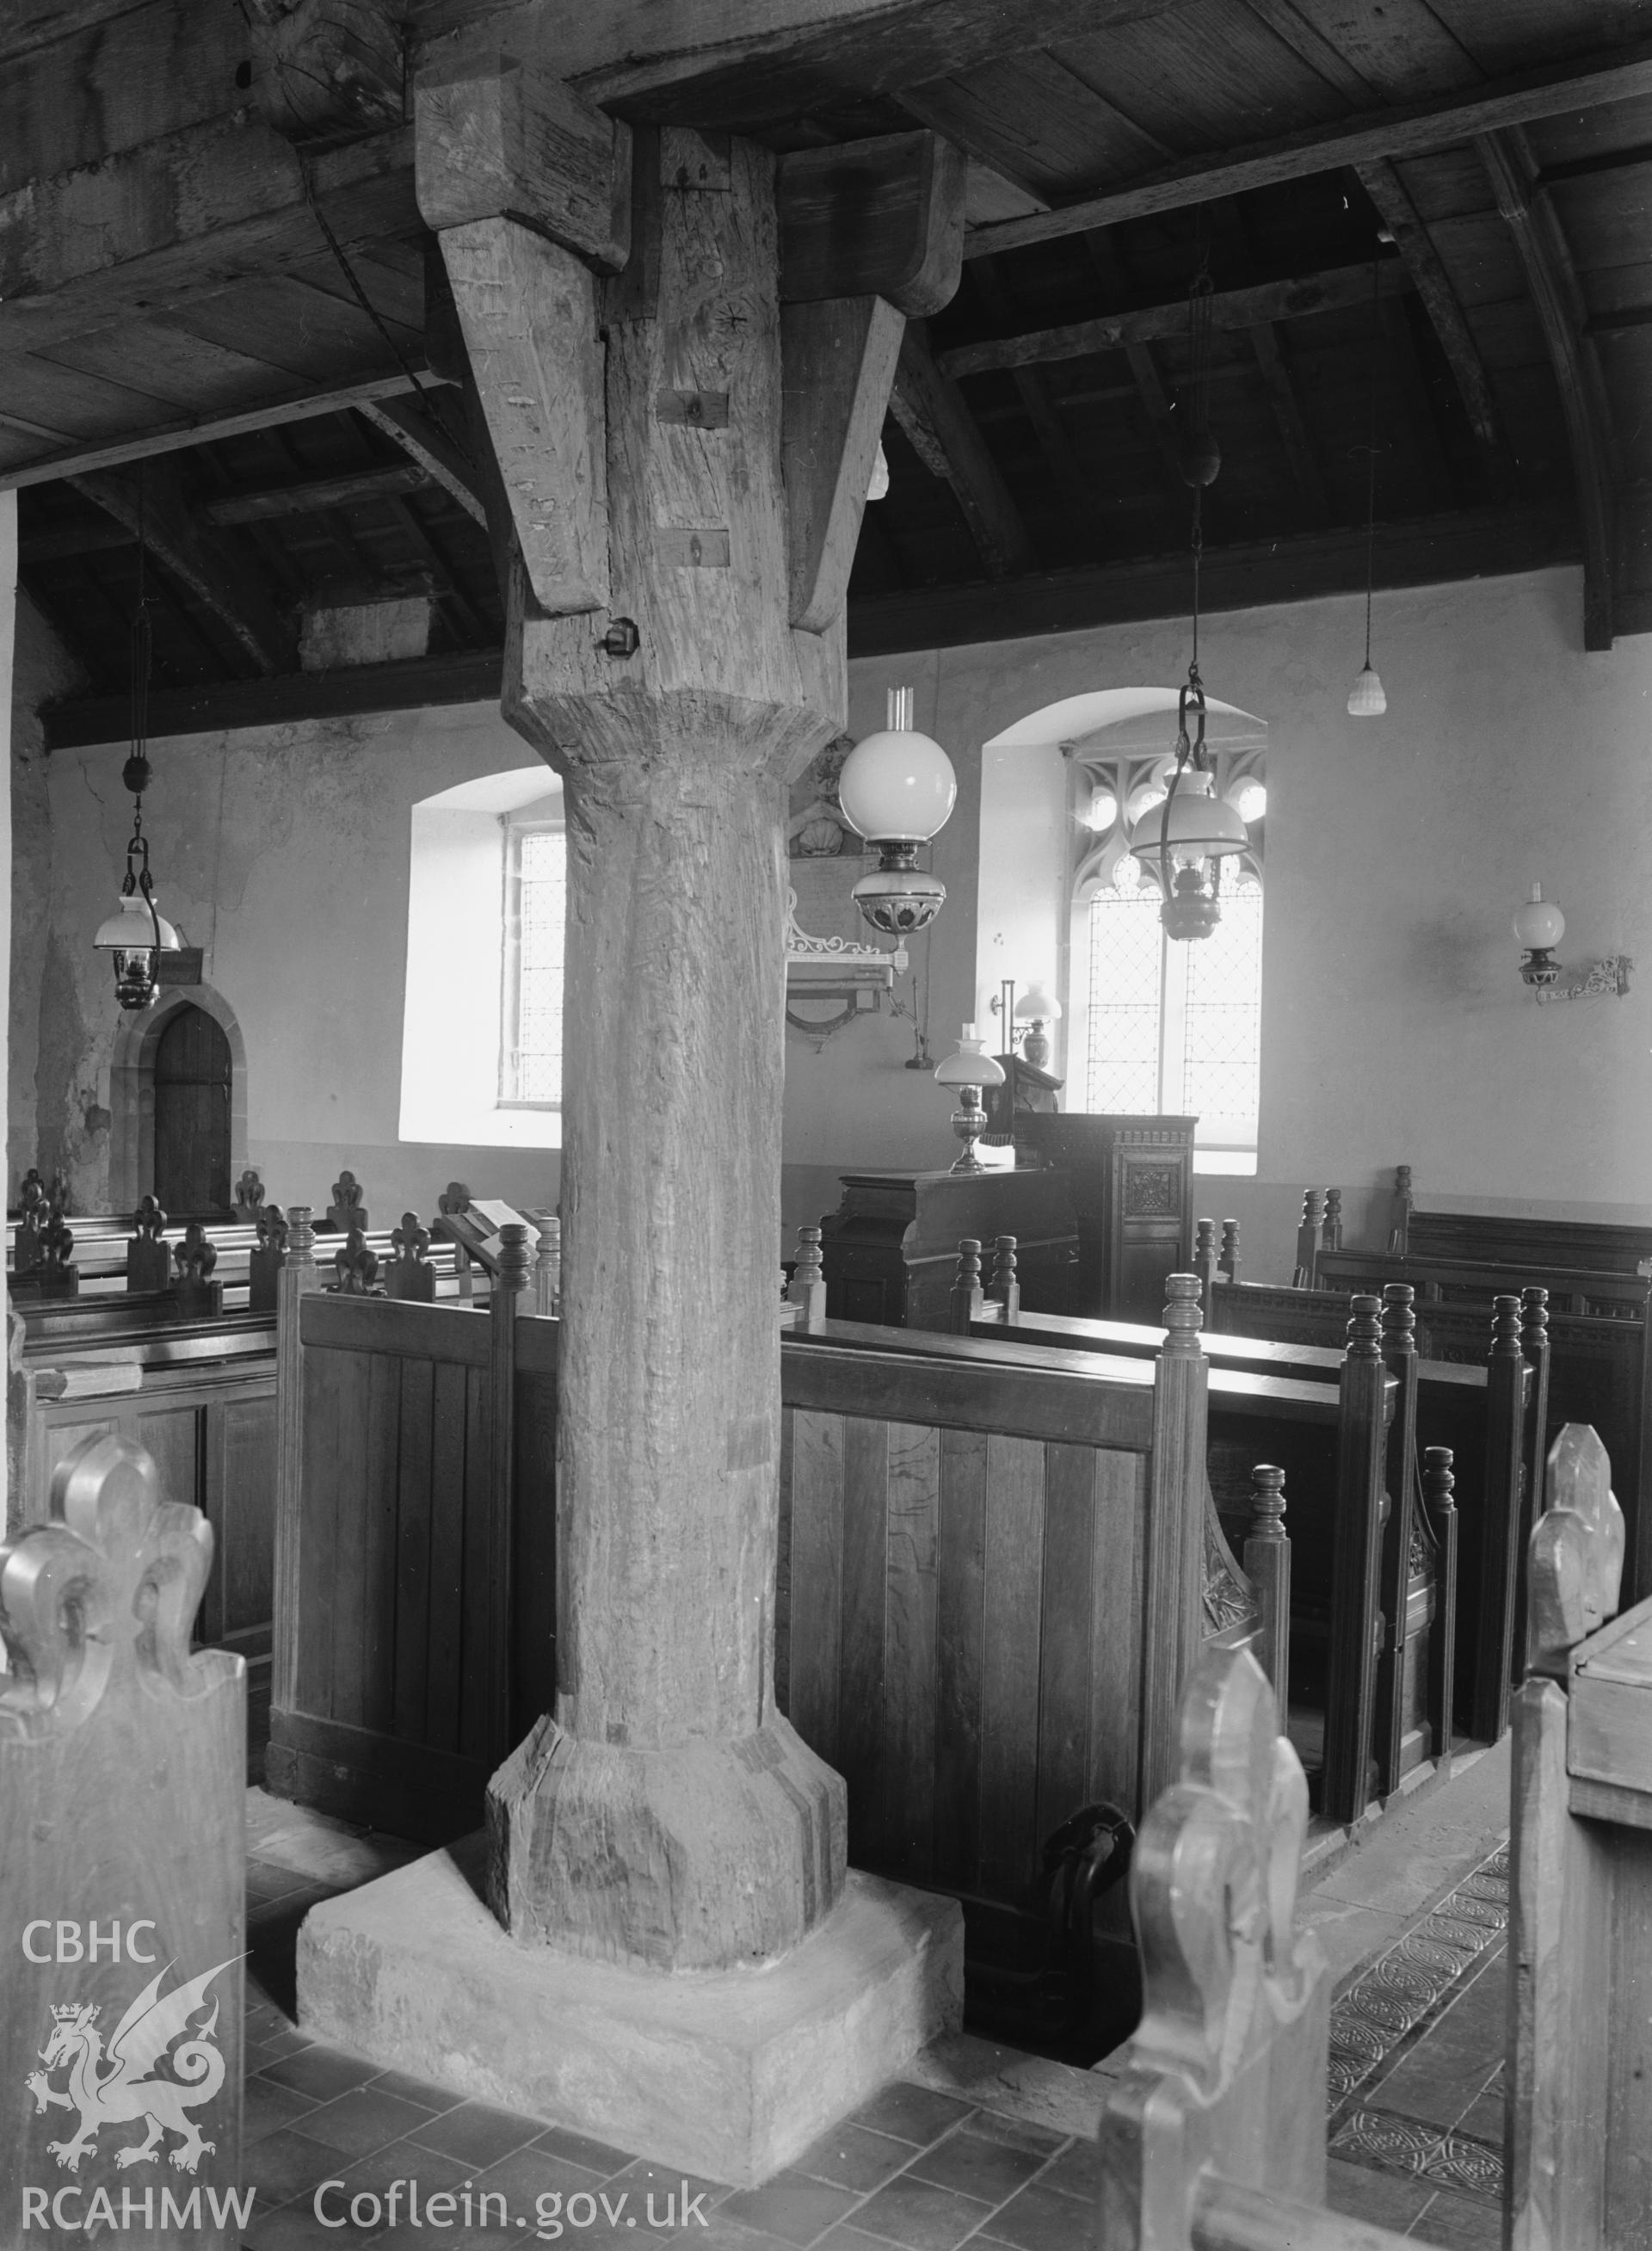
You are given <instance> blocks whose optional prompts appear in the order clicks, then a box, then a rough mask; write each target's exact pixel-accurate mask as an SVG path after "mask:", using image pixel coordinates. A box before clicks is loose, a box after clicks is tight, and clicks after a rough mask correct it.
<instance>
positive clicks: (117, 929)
mask: <svg viewBox="0 0 1652 2251" xmlns="http://www.w3.org/2000/svg"><path fill="white" fill-rule="evenodd" d="M146 559H147V550H146V548H145V544H144V539H143V517H142V490H141V488H140V495H139V515H138V604H137V608H136V610H135V613H133V619H132V750H131V753H130V755H129V757H128V759H127V762H126V764H125V765H124V766H122V768H121V782H122V784H123V785H124V786H125V787H126V788H128V789H129V790H130V791H131V793H132V835H131V837H130V840H129V841H128V844H127V848H126V876H125V878H124V880H123V881H122V883H121V904H120V906H119V907H118V908H117V910H116V911H115V912H114V914H112V915H111V916H110V917H109V918H108V919H107V922H104V923H102V924H100V926H99V929H98V934H97V936H96V937H95V938H93V941H92V943H93V946H94V947H96V948H97V949H98V951H99V952H107V953H112V954H113V955H114V996H115V998H116V1000H117V1001H119V1002H120V1004H121V1007H122V1008H133V1009H136V1008H148V1007H149V1003H150V1002H151V1001H153V1000H154V998H155V995H156V986H157V981H158V979H159V975H160V968H161V956H162V953H168V952H176V950H177V947H178V945H179V943H180V940H179V938H178V934H177V932H176V930H174V929H173V927H172V925H171V924H170V923H169V922H168V921H167V920H166V919H165V918H164V917H163V916H162V913H161V911H160V909H159V908H158V906H157V905H156V898H155V884H154V881H153V879H152V878H151V876H150V874H149V839H148V838H147V837H146V836H145V835H144V834H143V793H144V791H145V790H146V789H147V788H148V787H149V779H150V772H151V769H150V766H149V597H148V593H147V591H146V586H145V568H144V566H145V562H146Z"/></svg>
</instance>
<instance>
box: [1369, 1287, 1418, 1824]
mask: <svg viewBox="0 0 1652 2251" xmlns="http://www.w3.org/2000/svg"><path fill="white" fill-rule="evenodd" d="M1415 1299H1416V1292H1415V1291H1414V1289H1413V1288H1412V1286H1411V1285H1410V1283H1409V1282H1390V1283H1389V1284H1388V1285H1386V1288H1385V1289H1384V1291H1383V1293H1382V1356H1383V1360H1384V1362H1385V1363H1386V1367H1387V1369H1388V1373H1389V1374H1390V1375H1392V1376H1393V1377H1395V1378H1396V1380H1397V1382H1398V1384H1399V1389H1398V1391H1397V1392H1396V1394H1395V1396H1394V1409H1393V1419H1392V1420H1391V1421H1390V1423H1389V1425H1388V1445H1387V1461H1386V1471H1385V1478H1386V1490H1387V1500H1388V1506H1387V1510H1386V1515H1385V1517H1384V1520H1383V1529H1382V1574H1381V1582H1380V1594H1379V1599H1380V1602H1381V1605H1382V1649H1381V1654H1380V1655H1379V1658H1378V1660H1377V1709H1376V1718H1375V1721H1374V1723H1373V1725H1374V1732H1373V1736H1372V1748H1373V1750H1374V1752H1375V1756H1376V1761H1377V1795H1378V1796H1379V1797H1386V1796H1387V1795H1388V1793H1389V1791H1390V1790H1396V1789H1398V1788H1399V1786H1400V1757H1401V1747H1402V1743H1403V1739H1404V1735H1405V1728H1406V1698H1405V1680H1406V1649H1407V1642H1408V1640H1409V1638H1410V1603H1409V1601H1408V1599H1407V1596H1408V1594H1409V1590H1410V1584H1411V1527H1412V1512H1411V1488H1412V1479H1413V1475H1414V1472H1413V1468H1412V1465H1413V1462H1414V1459H1415V1456H1416V1444H1417V1315H1416V1309H1415Z"/></svg>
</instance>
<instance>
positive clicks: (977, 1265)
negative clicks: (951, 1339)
mask: <svg viewBox="0 0 1652 2251" xmlns="http://www.w3.org/2000/svg"><path fill="white" fill-rule="evenodd" d="M983 1294H984V1293H983V1292H982V1289H981V1246H980V1244H979V1243H978V1242H977V1241H976V1239H975V1237H974V1236H972V1235H966V1236H964V1240H963V1241H962V1242H961V1243H959V1244H958V1271H957V1281H956V1282H954V1283H953V1285H952V1326H953V1329H954V1330H955V1331H956V1333H957V1334H958V1335H959V1336H968V1334H969V1333H970V1323H971V1321H978V1320H979V1319H980V1318H981V1300H982V1297H983Z"/></svg>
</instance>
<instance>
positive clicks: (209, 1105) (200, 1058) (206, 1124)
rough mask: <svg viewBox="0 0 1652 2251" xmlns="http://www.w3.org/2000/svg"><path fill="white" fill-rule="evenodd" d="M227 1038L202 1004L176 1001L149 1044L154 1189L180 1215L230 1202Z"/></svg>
mask: <svg viewBox="0 0 1652 2251" xmlns="http://www.w3.org/2000/svg"><path fill="white" fill-rule="evenodd" d="M233 1079H234V1072H233V1069H232V1063H231V1059H230V1043H229V1042H228V1040H226V1039H225V1036H224V1033H223V1030H222V1029H221V1027H220V1026H218V1024H215V1023H214V1022H213V1021H212V1019H211V1016H209V1015H207V1014H206V1012H205V1010H204V1008H194V1007H192V1006H191V1007H188V1008H180V1009H179V1010H178V1011H177V1013H176V1015H174V1016H172V1017H170V1018H169V1020H168V1022H167V1023H166V1024H165V1025H164V1026H163V1027H162V1032H161V1036H160V1039H159V1040H158V1041H157V1042H156V1049H155V1193H156V1200H157V1201H158V1202H159V1203H160V1204H161V1206H162V1209H164V1210H166V1211H169V1212H176V1214H177V1215H178V1216H180V1217H181V1218H183V1217H188V1216H204V1215H205V1214H207V1213H209V1212H212V1213H218V1212H223V1211H226V1210H227V1209H229V1205H230V1101H231V1093H232V1084H233Z"/></svg>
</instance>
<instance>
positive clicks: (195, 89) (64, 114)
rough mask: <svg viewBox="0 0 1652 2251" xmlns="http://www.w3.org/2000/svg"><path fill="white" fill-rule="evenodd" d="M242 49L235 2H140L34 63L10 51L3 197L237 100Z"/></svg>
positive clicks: (0, 142)
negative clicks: (220, 4)
mask: <svg viewBox="0 0 1652 2251" xmlns="http://www.w3.org/2000/svg"><path fill="white" fill-rule="evenodd" d="M0 14H3V10H0ZM246 52H247V38H246V28H245V24H244V23H242V22H241V21H240V20H239V18H238V14H237V11H236V10H234V9H232V8H211V7H207V8H204V7H202V6H201V5H200V0H142V5H139V6H137V7H135V8H133V9H131V10H129V11H128V13H126V14H124V15H121V16H120V17H116V18H114V19H113V20H107V21H105V22H102V23H99V24H90V25H86V26H83V27H81V28H80V29H79V30H78V31H73V30H72V31H68V32H67V34H66V36H65V37H63V38H58V39H55V40H53V41H52V45H51V46H50V48H49V50H48V51H47V52H44V53H41V54H38V55H37V56H35V57H34V58H33V59H31V60H27V61H25V60H24V59H22V58H21V57H18V56H11V57H10V58H9V59H8V60H7V62H6V64H5V66H4V67H3V68H0V195H3V194H6V193H9V192H10V190H12V189H13V188H16V187H20V186H21V185H22V184H24V182H25V181H27V180H33V179H43V178H45V177H49V176H50V175H52V174H53V173H59V172H71V171H74V170H78V169H79V168H80V167H81V166H83V165H93V164H103V163H107V162H108V160H109V158H110V157H111V156H117V155H120V154H121V153H122V152H123V151H125V150H127V149H135V148H137V147H138V146H140V145H141V144H142V142H145V141H152V140H155V139H156V138H157V137H158V136H159V135H162V134H166V133H176V132H177V131H178V130H179V129H180V128H183V127H185V126H190V125H201V124H204V123H205V122H207V121H209V120H211V119H212V118H216V117H219V116H221V115H223V114H225V112H226V111H228V110H231V109H233V108H234V107H236V106H237V103H238V100H239V98H240V97H239V96H238V91H237V88H236V85H235V70H236V66H237V64H238V62H240V61H241V59H243V58H244V57H245V53H246Z"/></svg>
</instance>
